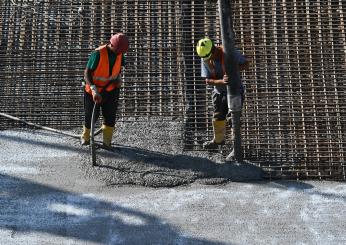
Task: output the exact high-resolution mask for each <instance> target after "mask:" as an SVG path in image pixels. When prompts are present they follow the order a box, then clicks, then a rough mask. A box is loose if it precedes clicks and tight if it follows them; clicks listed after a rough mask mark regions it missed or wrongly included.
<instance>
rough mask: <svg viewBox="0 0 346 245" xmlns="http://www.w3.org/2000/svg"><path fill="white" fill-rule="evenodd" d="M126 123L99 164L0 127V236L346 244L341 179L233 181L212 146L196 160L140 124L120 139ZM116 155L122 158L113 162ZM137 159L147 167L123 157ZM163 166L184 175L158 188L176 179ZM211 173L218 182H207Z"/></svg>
mask: <svg viewBox="0 0 346 245" xmlns="http://www.w3.org/2000/svg"><path fill="white" fill-rule="evenodd" d="M161 123H162V122H161ZM138 125H140V124H134V126H138ZM128 126H130V125H125V124H124V125H120V128H119V132H118V134H117V138H116V143H117V144H116V145H114V146H115V150H114V151H115V153H112V152H106V151H103V150H100V151H99V157H98V161H99V163H101V164H102V165H103V166H101V167H96V168H93V167H91V164H90V161H89V158H88V156H89V151H88V148H82V147H80V146H79V145H78V141H77V140H74V139H70V138H66V137H65V136H64V137H61V136H58V135H56V134H51V133H49V132H43V131H32V130H7V131H0V156H1V158H0V244H76V245H82V244H83V245H85V244H179V245H180V244H208V245H214V244H256V245H257V244H328V245H330V244H345V243H346V235H345V232H344V231H345V229H346V223H345V218H346V215H345V214H344V213H345V212H343V210H345V208H346V185H345V183H340V182H295V181H279V182H265V181H253V180H249V181H247V182H243V181H242V182H232V181H231V180H232V178H233V177H232V176H233V175H232V174H233V173H230V172H227V171H228V170H229V169H227V168H228V167H225V166H227V165H224V164H222V162H221V159H217V158H218V156H217V155H215V154H213V155H211V156H208V158H205V160H204V161H203V160H202V159H203V155H198V154H197V155H193V154H191V155H189V154H186V155H185V153H183V152H181V149H179V147H177V146H176V145H175V146H174V145H171V144H169V143H168V140H167V141H165V140H162V141H161V145H165V147H164V148H165V149H166V152H163V151H159V150H156V149H160V148H155V147H156V146H153V145H151V144H149V143H150V142H152V141H149V138H150V135H148V133H149V132H147V133H143V134H142V133H141V131H140V130H139V132H138V136H140V137H141V138H142V139H143V140H144V141H145V142H148V144H147V145H145V144H144V143H139V141H138V140H137V141H133V143H132V145H131V146H124V145H125V144H126V143H129V142H130V141H129V140H127V141H125V140H126V139H127V138H126V136H125V132H129V131H131V132H132V130H133V129H128V128H127V127H128ZM167 127H168V126H165V128H167ZM162 131H163V130H162ZM169 132H170V131H167V132H166V133H165V134H166V136H165V137H166V138H167V139H169V138H168V137H169V136H170V134H169ZM121 137H124V138H121ZM131 137H133V138H134V139H136V137H135V136H129V138H131ZM170 137H172V138H173V139H175V140H179V136H176V135H171V136H170ZM170 142H172V140H171V141H170ZM120 144H121V145H120ZM203 154H206V153H203ZM114 155H116V156H117V158H116V159H122V160H120V161H119V162H115V163H113V161H115V160H116V159H115V158H114ZM140 159H142V160H141V162H140V163H139V160H140ZM158 159H159V160H160V161H158ZM186 159H187V160H186ZM190 159H192V160H196V161H197V160H198V161H201V162H202V166H204V167H203V168H201V167H200V166H196V165H197V164H198V163H199V162H198V161H197V162H195V163H194V162H193V161H188V160H190ZM173 160H174V161H173ZM177 160H179V161H177ZM137 161H138V165H141V166H144V167H145V168H142V169H136V168H135V167H133V166H131V164H135V163H136V162H137ZM172 161H173V162H172ZM111 164H113V165H112V166H113V168H114V169H112V168H110V167H112V166H111ZM135 166H136V165H135ZM215 166H216V167H215ZM214 167H215V168H214ZM224 168H226V169H224ZM215 169H216V170H215ZM230 169H232V166H230ZM207 170H210V171H211V173H209V172H208V171H207ZM240 170H242V169H240ZM109 171H111V172H112V174H110V173H108V172H109ZM134 171H138V173H135V172H134ZM139 171H141V172H140V173H139ZM154 171H156V172H154ZM158 171H161V172H158ZM154 173H155V174H157V176H154V177H153V179H155V181H153V180H150V177H151V174H152V175H154ZM244 173H247V170H246V169H245V171H244ZM115 174H118V177H119V178H122V179H120V181H119V180H118V179H116V178H115V177H112V176H113V175H115ZM122 174H123V175H122ZM169 174H171V175H173V176H176V175H177V176H179V177H181V176H182V177H181V178H183V179H184V181H182V180H179V179H178V178H176V179H174V181H177V182H178V184H181V185H179V186H175V187H170V188H167V187H160V188H156V187H158V186H161V185H163V184H165V185H168V184H169V183H174V182H173V181H172V180H171V179H169V178H168V177H167V180H166V179H164V178H162V175H164V176H169ZM121 176H122V177H121ZM126 176H127V177H128V178H132V179H131V180H130V181H128V180H126ZM148 176H149V177H148ZM246 176H249V175H246ZM135 177H139V180H136V179H135ZM141 178H142V179H141ZM160 178H162V179H163V180H162V183H161V182H160V180H159V179H160ZM217 178H220V179H222V180H223V181H225V182H222V181H220V182H213V180H214V179H217ZM147 179H149V181H147V182H145V181H146V180H147ZM249 179H250V178H249ZM186 180H187V181H186ZM209 180H211V183H212V185H206V183H208V181H209ZM242 180H244V179H242ZM189 181H191V182H189ZM221 182H222V184H216V183H221ZM116 183H119V184H116ZM148 183H149V184H148ZM167 183H168V184H167ZM134 185H135V186H134ZM142 185H150V186H155V188H152V187H143V186H142ZM172 185H173V184H172Z"/></svg>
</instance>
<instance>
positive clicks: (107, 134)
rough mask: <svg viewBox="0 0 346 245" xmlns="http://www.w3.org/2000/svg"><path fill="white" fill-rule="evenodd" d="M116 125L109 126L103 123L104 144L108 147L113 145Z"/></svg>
mask: <svg viewBox="0 0 346 245" xmlns="http://www.w3.org/2000/svg"><path fill="white" fill-rule="evenodd" d="M113 131H114V127H109V126H107V125H104V124H103V125H102V132H103V145H104V146H107V147H111V144H112V137H113Z"/></svg>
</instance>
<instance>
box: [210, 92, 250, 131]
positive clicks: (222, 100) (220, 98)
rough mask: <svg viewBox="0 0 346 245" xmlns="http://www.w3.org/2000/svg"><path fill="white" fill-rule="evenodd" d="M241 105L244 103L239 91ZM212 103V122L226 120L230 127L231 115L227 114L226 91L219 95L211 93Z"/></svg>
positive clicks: (242, 95)
mask: <svg viewBox="0 0 346 245" xmlns="http://www.w3.org/2000/svg"><path fill="white" fill-rule="evenodd" d="M241 92H242V93H241V103H242V104H243V101H244V97H245V95H244V91H241ZM212 101H213V108H214V111H213V120H214V121H223V120H227V121H228V124H229V125H230V126H231V127H232V121H231V118H232V114H231V113H230V112H228V104H227V91H223V92H221V93H220V94H218V93H216V92H215V91H213V92H212Z"/></svg>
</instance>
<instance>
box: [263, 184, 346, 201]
mask: <svg viewBox="0 0 346 245" xmlns="http://www.w3.org/2000/svg"><path fill="white" fill-rule="evenodd" d="M325 183H328V182H325ZM334 183H335V182H334ZM260 184H264V185H266V186H269V187H272V188H276V189H281V190H285V191H296V192H301V193H304V194H306V195H311V196H313V195H317V196H320V197H322V198H326V199H332V200H340V201H344V202H346V196H344V195H340V194H338V193H336V191H337V190H332V189H331V190H330V192H322V191H319V190H316V189H315V186H314V185H312V184H311V183H307V182H303V181H296V180H279V181H265V182H261V183H260ZM340 185H343V186H345V183H344V182H340ZM342 188H344V187H342Z"/></svg>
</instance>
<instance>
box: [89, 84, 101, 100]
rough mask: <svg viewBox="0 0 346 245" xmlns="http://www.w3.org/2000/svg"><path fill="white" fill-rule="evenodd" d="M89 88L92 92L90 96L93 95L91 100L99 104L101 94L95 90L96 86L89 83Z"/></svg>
mask: <svg viewBox="0 0 346 245" xmlns="http://www.w3.org/2000/svg"><path fill="white" fill-rule="evenodd" d="M90 89H91V93H92V97H93V101H94V102H95V103H97V104H100V103H101V101H102V96H101V94H100V93H99V91H97V88H96V86H95V85H91V86H90Z"/></svg>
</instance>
